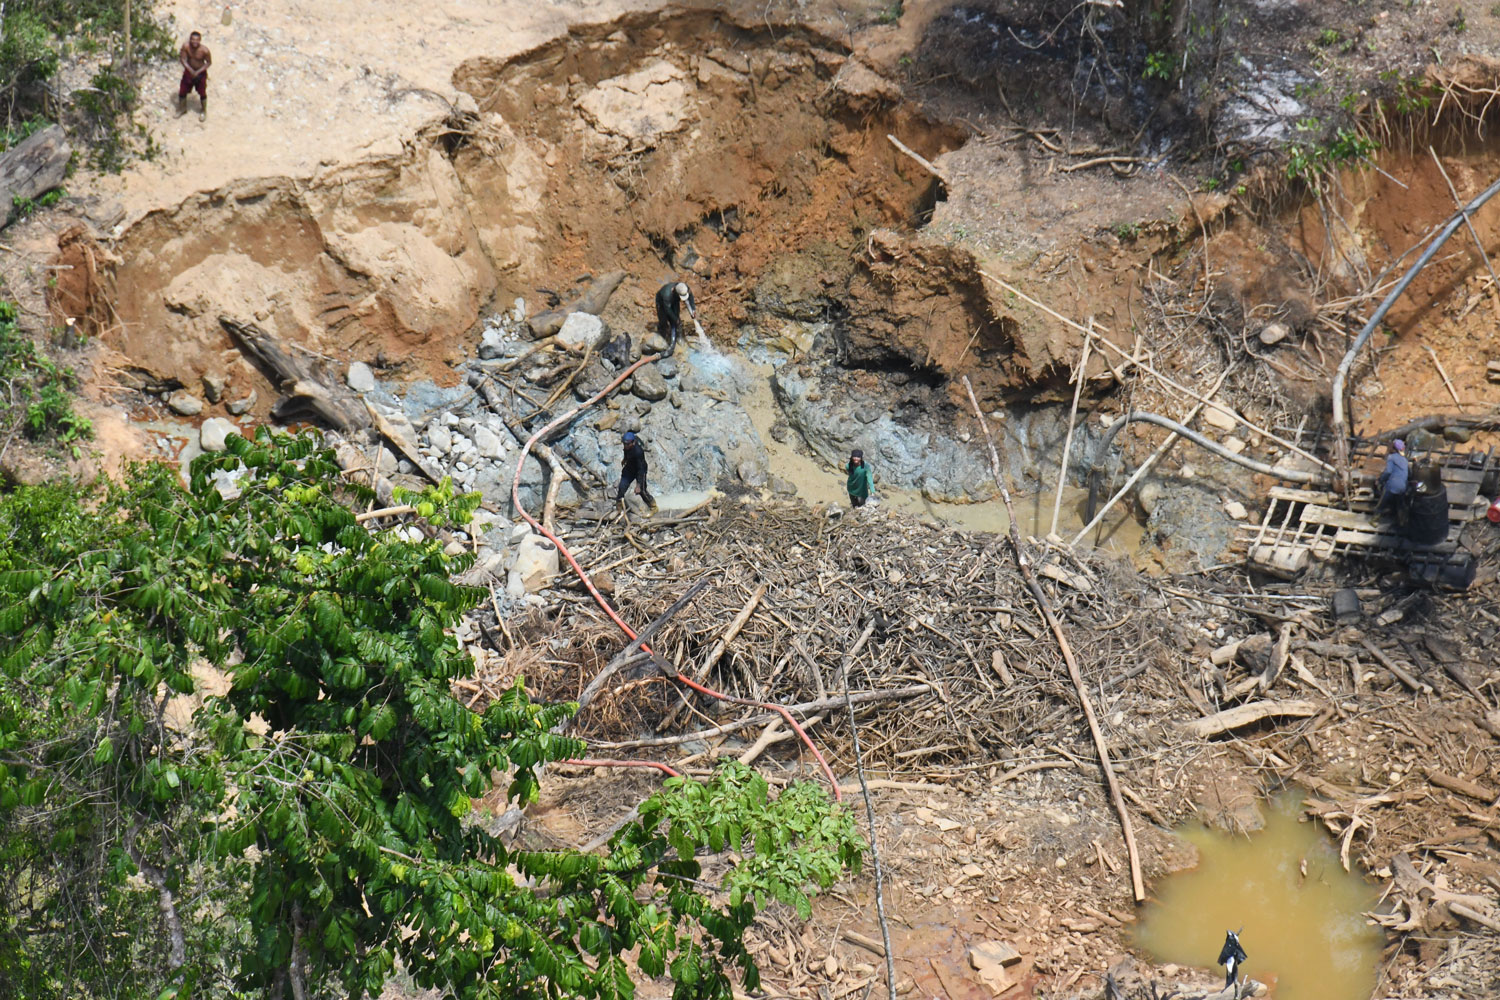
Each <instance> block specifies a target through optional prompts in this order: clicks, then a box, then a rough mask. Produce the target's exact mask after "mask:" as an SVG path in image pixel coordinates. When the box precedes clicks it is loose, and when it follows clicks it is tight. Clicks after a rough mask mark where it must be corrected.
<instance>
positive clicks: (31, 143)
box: [0, 125, 73, 213]
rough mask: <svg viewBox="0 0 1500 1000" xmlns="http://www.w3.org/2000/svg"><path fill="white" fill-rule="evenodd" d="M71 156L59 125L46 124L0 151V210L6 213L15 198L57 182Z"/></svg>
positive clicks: (35, 194)
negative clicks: (15, 144)
mask: <svg viewBox="0 0 1500 1000" xmlns="http://www.w3.org/2000/svg"><path fill="white" fill-rule="evenodd" d="M72 156H73V147H72V146H71V145H69V143H68V137H67V134H66V133H64V132H63V130H62V126H61V125H49V126H48V127H47V128H44V129H42V130H41V131H40V132H37V133H35V134H34V135H32V136H31V137H29V138H28V139H26V141H24V142H22V143H21V144H20V145H18V146H16V147H15V148H13V149H10V150H7V151H6V152H4V153H0V206H3V207H0V211H3V212H6V213H8V212H9V211H10V209H11V206H12V205H14V204H15V202H16V200H17V199H23V198H24V199H34V198H36V197H38V196H40V195H44V194H46V193H47V192H48V191H51V190H52V189H53V188H55V187H57V186H58V185H59V184H61V183H62V182H63V176H64V175H65V174H66V173H67V172H68V160H70V159H71V158H72Z"/></svg>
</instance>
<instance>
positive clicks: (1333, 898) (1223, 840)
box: [1135, 796, 1382, 1000]
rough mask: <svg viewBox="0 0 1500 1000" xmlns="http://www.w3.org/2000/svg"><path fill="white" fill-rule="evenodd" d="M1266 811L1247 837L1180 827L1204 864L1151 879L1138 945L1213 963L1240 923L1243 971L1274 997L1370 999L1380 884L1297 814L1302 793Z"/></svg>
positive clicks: (1161, 954) (1161, 956) (1184, 960)
mask: <svg viewBox="0 0 1500 1000" xmlns="http://www.w3.org/2000/svg"><path fill="white" fill-rule="evenodd" d="M1266 813H1267V815H1266V826H1265V828H1264V829H1262V830H1259V831H1257V832H1255V833H1252V834H1249V835H1244V834H1240V835H1234V834H1229V833H1224V832H1221V831H1218V830H1209V829H1207V828H1205V827H1202V826H1195V827H1189V828H1187V829H1184V830H1181V831H1179V834H1180V836H1182V837H1183V838H1184V839H1185V840H1187V841H1189V842H1190V843H1192V844H1193V846H1194V847H1196V848H1197V849H1198V857H1199V862H1198V866H1197V867H1196V868H1194V869H1192V870H1190V871H1184V872H1178V873H1176V874H1173V875H1169V876H1167V877H1166V878H1165V879H1163V880H1161V882H1160V883H1159V884H1158V885H1157V886H1155V887H1154V888H1155V898H1154V900H1153V901H1152V902H1151V903H1150V904H1149V906H1148V907H1147V909H1146V911H1145V915H1144V918H1143V920H1142V922H1141V924H1140V926H1139V930H1138V931H1137V932H1136V935H1135V942H1136V944H1137V945H1139V946H1140V947H1141V948H1143V949H1145V950H1146V951H1148V952H1150V953H1151V954H1152V955H1153V956H1154V957H1155V958H1157V959H1158V960H1159V961H1163V962H1174V963H1177V964H1180V965H1190V966H1199V967H1204V968H1210V967H1213V964H1214V961H1215V960H1216V959H1217V958H1218V956H1219V949H1220V947H1222V945H1223V944H1224V932H1225V931H1226V930H1233V931H1239V932H1240V944H1241V946H1242V947H1243V948H1244V949H1245V952H1246V954H1248V955H1249V958H1248V960H1247V961H1246V962H1245V964H1244V968H1243V971H1244V974H1246V975H1248V976H1250V977H1251V978H1253V979H1258V980H1260V981H1261V982H1264V983H1269V984H1271V985H1272V987H1273V991H1272V995H1273V996H1275V997H1276V1000H1369V997H1370V993H1371V991H1372V990H1373V989H1374V987H1375V969H1376V964H1377V962H1378V961H1379V957H1380V948H1381V943H1382V934H1381V932H1380V929H1379V928H1377V927H1372V926H1370V924H1369V922H1368V921H1367V920H1366V919H1365V917H1364V916H1363V914H1364V912H1365V911H1367V910H1369V909H1371V908H1372V907H1374V906H1375V904H1376V901H1377V892H1376V890H1375V888H1374V887H1373V886H1371V885H1370V884H1369V883H1367V882H1366V881H1365V880H1364V879H1363V878H1361V877H1360V876H1359V875H1357V874H1351V873H1349V872H1346V871H1344V869H1343V867H1342V866H1341V865H1340V864H1339V857H1338V852H1337V850H1335V848H1334V846H1333V844H1332V842H1331V841H1330V840H1329V838H1328V837H1327V836H1326V835H1325V834H1324V832H1323V830H1322V829H1321V828H1319V827H1318V826H1317V825H1316V824H1314V823H1304V822H1299V821H1298V809H1297V797H1296V796H1289V797H1285V798H1282V799H1278V800H1276V801H1275V802H1273V803H1270V804H1269V807H1268V809H1267V810H1266ZM1241 928H1243V930H1241ZM1220 971H1221V972H1222V970H1220Z"/></svg>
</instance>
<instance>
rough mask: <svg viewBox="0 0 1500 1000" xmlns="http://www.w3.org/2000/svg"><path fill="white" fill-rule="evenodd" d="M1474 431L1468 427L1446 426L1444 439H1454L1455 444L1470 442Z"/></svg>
mask: <svg viewBox="0 0 1500 1000" xmlns="http://www.w3.org/2000/svg"><path fill="white" fill-rule="evenodd" d="M1473 436H1474V432H1473V431H1472V430H1471V429H1470V428H1468V427H1444V428H1443V439H1444V440H1445V441H1452V442H1453V443H1454V444H1468V443H1469V439H1470V438H1472V437H1473Z"/></svg>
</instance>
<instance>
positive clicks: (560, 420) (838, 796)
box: [510, 354, 844, 802]
mask: <svg viewBox="0 0 1500 1000" xmlns="http://www.w3.org/2000/svg"><path fill="white" fill-rule="evenodd" d="M660 357H661V355H659V354H649V355H642V357H641V358H640V360H639V361H637V362H636V363H635V364H633V365H631V366H630V367H629V368H626V369H625V370H624V371H622V372H621V373H620V374H619V375H617V376H615V380H614V381H613V382H611V383H609V385H607V386H605V387H604V388H603V389H600V390H599V391H598V392H596V393H595V394H594V395H592V396H590V397H589V398H588V399H586V400H584V401H583V402H582V403H579V404H578V405H577V406H575V407H574V408H573V409H571V410H569V411H568V412H567V413H564V414H563V415H562V416H560V417H554V418H553V419H552V422H551V423H549V424H547V425H546V426H544V427H543V428H542V429H541V430H539V431H537V432H536V433H535V434H533V435H531V437H530V438H528V439H527V441H526V443H525V444H524V445H522V446H521V456H520V458H518V459H517V460H516V475H515V478H514V479H512V480H511V484H510V502H511V503H512V504H513V505H514V506H515V508H516V510H517V511H519V512H520V514H521V516H522V517H524V518H525V519H526V523H527V524H530V525H531V526H532V528H534V529H535V530H536V531H538V532H540V533H541V534H542V536H543V537H544V538H546V539H547V540H548V541H550V542H551V543H552V544H553V545H556V546H557V551H559V552H561V553H562V555H563V558H564V559H566V560H567V561H568V565H569V566H572V567H573V571H574V572H575V573H577V574H578V579H579V580H581V581H583V585H584V587H585V588H586V589H587V590H588V592H589V594H590V596H592V597H593V598H594V601H595V602H596V603H597V604H598V605H599V607H601V608H603V609H604V613H605V614H607V615H609V617H610V620H611V621H613V622H614V623H615V624H616V625H618V626H619V627H620V631H622V632H624V633H625V634H626V635H627V636H629V637H630V638H631V639H634V638H635V636H636V633H635V630H634V629H633V628H631V627H630V626H629V625H628V624H627V623H626V621H625V619H623V618H621V617H620V614H619V612H617V611H616V610H615V609H614V606H613V605H612V604H610V603H609V601H608V600H607V599H605V597H604V595H603V594H601V593H599V590H598V588H597V587H595V586H594V581H593V580H590V579H589V575H588V573H586V572H584V569H583V567H582V566H580V565H579V564H578V560H577V559H575V558H574V557H573V553H572V552H571V551H569V549H568V547H567V546H566V545H564V544H563V540H562V539H561V538H558V537H557V536H556V535H554V534H553V533H552V532H550V531H548V530H547V529H546V527H544V526H543V525H542V523H541V522H540V521H538V520H537V519H536V518H534V517H532V516H531V515H530V514H529V513H527V511H526V508H525V507H523V506H521V470H522V468H524V467H525V465H526V456H527V455H528V454H530V453H531V449H532V447H533V446H534V445H535V444H536V443H537V442H538V441H540V440H541V439H542V438H544V437H546V436H547V435H548V434H550V433H552V431H553V430H554V429H556V428H558V427H561V426H562V425H564V424H566V423H568V422H569V421H571V420H573V419H574V418H575V417H577V416H578V414H580V413H582V412H583V411H584V410H587V409H588V408H589V407H591V406H593V405H594V404H595V403H597V402H599V400H601V399H603V398H604V397H605V396H608V395H609V394H610V393H612V392H614V391H615V389H617V388H619V386H620V383H621V382H624V381H625V380H626V379H627V378H629V377H630V376H631V375H632V374H634V373H635V370H636V369H637V368H640V367H641V366H642V365H646V364H650V363H651V362H653V361H656V360H658V359H659V358H660ZM641 648H642V649H644V650H645V651H646V652H648V653H650V652H652V650H651V648H650V647H649V646H647V645H645V644H644V643H643V644H642V645H641ZM677 680H678V681H680V682H681V683H683V684H686V685H687V686H688V687H690V688H692V689H693V690H694V691H698V692H700V693H702V694H706V695H708V696H709V697H710V698H717V699H719V700H720V701H727V702H729V703H730V704H734V705H749V706H752V707H754V708H765V709H769V710H770V711H772V712H775V713H777V714H778V715H780V716H781V717H782V718H783V719H785V720H786V722H787V725H789V726H791V727H792V730H793V732H795V733H796V734H797V736H798V737H799V738H801V740H802V742H803V743H804V744H805V745H806V746H807V749H809V750H811V751H812V755H813V757H814V758H816V759H817V762H818V766H819V767H821V768H822V769H823V775H824V776H825V777H826V778H827V779H828V784H829V787H831V788H832V789H833V798H834V801H836V802H842V801H843V800H844V793H843V792H842V791H840V789H839V783H838V779H837V778H835V777H834V776H833V769H832V768H830V767H829V766H828V761H826V760H824V759H823V754H822V753H821V752H820V751H819V750H818V748H817V746H816V745H814V744H813V741H812V739H811V738H810V737H809V736H808V735H807V732H806V730H804V729H803V728H802V726H801V725H800V724H798V722H797V720H796V719H794V718H792V713H791V712H789V711H787V710H786V708H785V706H782V705H776V704H773V703H770V702H763V701H753V700H751V699H749V698H737V697H735V696H733V695H728V694H724V693H723V692H721V691H715V690H713V689H712V688H708V687H704V686H703V685H702V684H699V683H698V682H697V681H695V680H693V679H692V678H690V677H687V676H686V675H684V674H682V673H681V672H678V674H677ZM559 763H563V764H578V763H585V762H584V761H569V760H565V761H560V762H559ZM597 763H598V764H600V765H602V766H619V767H653V766H657V765H655V764H653V763H650V762H647V761H639V762H635V761H598V762H597ZM660 766H661V767H666V765H664V764H663V765H660ZM668 770H671V769H670V768H668ZM673 773H674V774H675V773H676V772H673Z"/></svg>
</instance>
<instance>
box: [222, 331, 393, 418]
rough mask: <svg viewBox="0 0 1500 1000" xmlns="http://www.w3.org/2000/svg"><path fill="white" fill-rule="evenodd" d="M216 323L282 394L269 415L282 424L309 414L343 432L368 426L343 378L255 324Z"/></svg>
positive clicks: (361, 408) (364, 415)
mask: <svg viewBox="0 0 1500 1000" xmlns="http://www.w3.org/2000/svg"><path fill="white" fill-rule="evenodd" d="M219 323H220V325H222V326H223V327H224V329H225V330H228V331H229V335H230V336H231V337H233V338H234V339H235V341H236V342H237V343H238V344H239V345H240V347H241V349H243V350H244V352H245V353H246V354H247V355H249V356H250V359H251V360H252V361H254V362H255V363H256V364H257V365H258V366H259V367H260V369H261V371H262V373H263V374H264V375H265V376H266V377H267V378H268V379H270V380H271V384H272V385H274V386H276V390H277V391H278V392H280V393H281V394H282V396H281V398H280V399H278V400H277V401H276V405H275V406H273V407H272V408H271V416H272V418H274V419H275V420H278V421H281V422H283V423H285V422H287V421H288V420H295V419H298V418H303V417H307V416H309V415H311V416H313V417H316V418H317V419H319V420H321V421H322V422H323V423H325V424H327V425H328V426H330V427H332V428H333V429H334V430H338V431H343V432H344V433H346V434H348V433H350V432H352V431H357V430H363V429H364V428H366V427H369V426H370V415H369V413H367V412H366V411H365V407H364V404H363V402H362V401H361V400H360V399H359V397H357V396H355V395H354V393H353V392H351V391H349V389H348V388H347V387H345V385H344V382H343V379H340V378H336V377H333V375H332V374H331V373H329V372H326V371H323V370H322V366H321V365H318V364H316V363H314V362H313V361H312V360H310V359H308V358H303V357H299V356H297V355H296V354H293V353H292V352H291V351H290V350H288V349H287V347H286V345H284V344H282V342H281V341H280V339H278V338H277V337H274V336H272V335H271V334H269V333H266V332H265V331H264V330H262V329H261V328H260V327H258V326H256V325H255V324H254V323H241V322H239V321H238V320H234V319H231V318H230V317H228V316H220V317H219Z"/></svg>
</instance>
